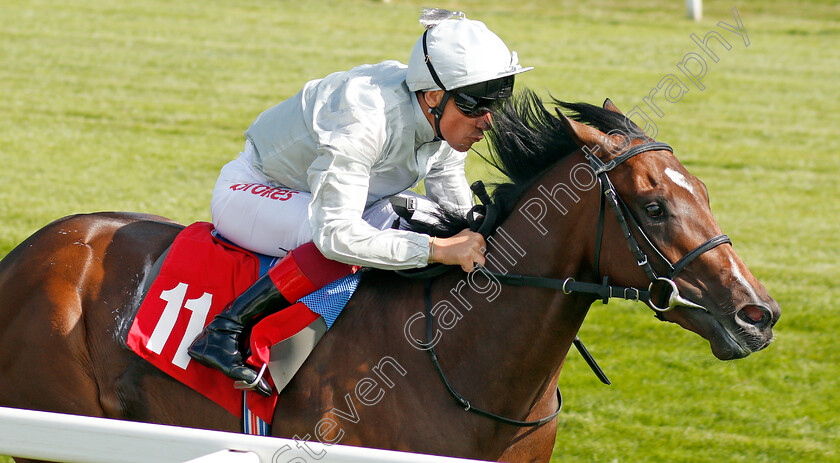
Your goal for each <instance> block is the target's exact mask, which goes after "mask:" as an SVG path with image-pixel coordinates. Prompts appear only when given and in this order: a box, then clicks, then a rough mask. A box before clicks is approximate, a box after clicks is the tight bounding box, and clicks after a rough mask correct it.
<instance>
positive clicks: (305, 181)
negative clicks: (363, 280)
mask: <svg viewBox="0 0 840 463" xmlns="http://www.w3.org/2000/svg"><path fill="white" fill-rule="evenodd" d="M421 23H423V24H424V25H425V26H426V28H427V30H426V32H424V33H423V35H422V36H421V37H420V38H419V39H418V40H417V43H416V44H415V45H414V48H413V50H412V52H411V56H410V59H409V62H408V66H405V65H403V64H401V63H398V62H396V61H385V62H382V63H379V64H373V65H362V66H358V67H356V68H353V69H351V70H349V71H345V72H337V73H334V74H331V75H329V76H327V77H325V78H323V79H319V80H313V81H310V82H308V83H306V84H305V85H304V87H303V90H301V91H300V92H299V93H298V94H297V95H295V96H293V97H291V98H289V99H288V100H286V101H283V102H282V103H280V104H278V105H276V106H274V107H272V108H270V109H268V110H266V111H265V112H263V113H262V114H260V115H259V117H257V119H256V120H255V121H254V122H253V123H252V124H251V126H250V127H249V128H248V130H247V131H246V132H245V137H246V143H245V148H244V151H243V152H242V153H240V155H239V157H238V158H237V159H236V160H234V161H232V162H230V163H228V164H227V165H225V166H224V167H223V168H222V170H221V173H220V175H219V178H218V181H217V183H216V186H215V189H214V191H213V198H212V202H211V212H212V217H213V224H214V226H215V227H216V229H217V230H218V231H219V233H221V235H222V236H224V237H225V238H226V239H229V240H231V241H233V242H234V243H236V244H238V245H240V246H242V247H244V248H246V249H250V250H253V251H256V252H259V253H263V254H268V255H273V256H278V257H279V256H285V257H283V259H282V260H281V261H280V262H279V263H278V264H276V265H275V266H274V267H273V268H272V269H271V270H269V272H268V274H266V275H265V276H263V277H262V278H260V279H259V280H258V281H257V282H256V283H254V285H253V286H252V287H251V288H249V289H248V290H246V291H245V292H244V293H242V294H241V295H239V296H238V297H237V298H236V299H235V300H234V301H233V302H232V303H231V304H230V305H229V306H228V307H226V308H225V310H224V311H223V312H222V313H220V314H219V315H217V316H216V317H215V318H214V319H213V321H212V322H211V323H210V324H209V325H208V326H207V328H205V331H204V332H203V333H202V334H201V335H200V336H199V337H198V338H197V339H196V340H195V341H194V342H193V344H192V345H191V346H190V350H189V355H190V356H191V357H192V358H193V359H195V360H197V361H198V362H199V363H201V364H203V365H206V366H210V367H214V368H217V369H219V370H220V371H222V372H223V373H224V374H225V375H227V376H228V377H230V378H233V379H236V380H243V381H246V382H247V383H253V382H255V380H256V379H257V374H256V372H255V371H254V370H252V369H251V368H249V367H247V366H245V365H244V362H243V358H242V353H241V352H240V342H239V336H240V334H242V332H243V331H244V330H245V329H246V326H247V325H249V324H250V323H251V322H253V321H254V318H255V317H257V316H260V315H262V314H263V313H264V312H266V311H267V310H271V311H272V312H273V311H276V310H279V309H281V308H285V307H288V306H289V305H291V304H294V303H295V301H297V300H298V299H300V298H301V297H303V296H306V295H308V294H309V293H311V292H313V291H314V290H316V289H318V288H320V287H322V286H323V285H324V284H326V283H329V282H331V281H334V280H337V279H339V278H341V277H343V276H345V275H347V274H349V273H351V269H352V267H351V266H366V267H374V268H380V269H393V270H398V269H408V268H418V267H423V266H426V265H428V264H430V263H433V262H440V263H444V264H451V265H460V266H461V267H462V268H463V269H464V271H471V270H472V269H473V268H474V265H475V264H478V265H483V264H484V256H483V251H484V247H485V243H484V239H483V237H482V236H481V235H479V234H477V233H474V232H471V231H469V230H464V231H462V232H461V233H458V234H457V235H455V236H452V237H449V238H432V237H430V236H428V235H425V234H420V233H415V232H412V231H408V230H399V229H392V228H390V226H391V225H392V223H393V222H394V220H395V218H396V214H395V213H394V211H393V209H392V206H391V204H390V202H389V198H390V197H392V196H394V195H397V194H401V195H409V196H411V197H413V198H414V202H415V204H416V206H415V207H416V209H417V211H418V214H423V213H424V211H427V212H428V211H431V210H434V208H435V207H436V206H435V205H438V206H440V207H443V208H448V209H450V210H455V211H458V212H463V213H466V212H467V211H468V210H469V209H470V207H471V206H472V194H471V192H470V189H469V186H468V184H467V180H466V178H465V174H464V162H465V159H466V156H467V151H468V150H469V149H470V147H471V146H472V145H473V144H474V143H476V142H478V141H480V140H481V139H482V138H483V132H484V131H486V130H488V129H489V128H490V126H491V122H492V119H491V118H492V116H491V110H492V109H493V107H494V105H495V104H497V103H498V102H500V100H502V99H504V98H508V97H510V95H511V93H512V90H513V83H514V75H515V74H519V73H521V72H525V71H528V70H530V69H533V68H523V67H522V66H520V65H519V64H518V60H517V55H516V52H513V53H511V52H510V51H509V50H508V48H507V46H506V45H505V44H504V42H502V40H501V39H500V38H499V37H498V36H497V35H496V34H494V33H493V32H491V31H490V30H489V29H488V28H487V27H486V26H485V25H484V23H482V22H479V21H473V20H470V19H467V18H466V17H465V16H464V15H463V13H452V12H449V11H446V10H438V9H434V10H425V11H424V14H423V16H421ZM421 179H424V184H425V187H426V194H427V196H420V195H417V194H415V193H412V192H410V191H406V190H408V189H410V188H413V187H414V186H416V185H417V184H418V183H419V181H420V180H421ZM305 244H306V246H303V245H305ZM316 248H317V249H316ZM289 250H291V251H289ZM256 389H257V391H258V392H261V393H263V394H266V395H267V394H269V393H270V390H271V389H270V387H269V386H268V384H267V383H266V382H265V380H261V381H259V384H257V385H256Z"/></svg>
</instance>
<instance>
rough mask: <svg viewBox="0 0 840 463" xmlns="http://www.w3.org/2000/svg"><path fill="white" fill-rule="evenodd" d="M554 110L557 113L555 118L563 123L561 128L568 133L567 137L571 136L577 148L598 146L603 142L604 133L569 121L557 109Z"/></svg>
mask: <svg viewBox="0 0 840 463" xmlns="http://www.w3.org/2000/svg"><path fill="white" fill-rule="evenodd" d="M554 110H555V111H556V112H557V117H558V118H559V119H560V122H562V123H563V127H564V128H565V129H566V131H567V132H569V135H571V136H572V138H573V139H574V140H575V143H577V145H578V146H581V147H583V146H589V147H594V146H598V145H600V144H601V142H602V141H603V140H604V133H603V132H601V131H600V130H598V129H596V128H595V127H590V126H588V125H586V124H582V123H580V122H578V121H575V120H572V119H569V118H568V117H566V115H565V114H563V113H562V112H561V111H560V109H558V108H555V109H554Z"/></svg>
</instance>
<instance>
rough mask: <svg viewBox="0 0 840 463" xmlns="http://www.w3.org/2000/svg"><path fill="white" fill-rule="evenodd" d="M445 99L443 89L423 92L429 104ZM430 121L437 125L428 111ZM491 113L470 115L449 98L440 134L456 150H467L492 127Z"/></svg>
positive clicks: (441, 121)
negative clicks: (465, 113)
mask: <svg viewBox="0 0 840 463" xmlns="http://www.w3.org/2000/svg"><path fill="white" fill-rule="evenodd" d="M442 99H443V91H441V90H436V91H432V92H425V93H423V98H421V100H425V103H426V105H427V106H437V105H439V104H440V101H441V100H442ZM426 115H427V118H429V123H430V124H432V127H434V126H435V122H434V117H432V115H431V114H429V113H428V112H426ZM492 121H493V119H492V116H491V114H490V113H489V112H488V113H484V114H482V115H481V116H478V117H468V116H466V115H464V113H462V112H461V110H459V109H458V107H457V106H455V100H454V99H453V98H449V100H448V101H447V102H446V107H445V108H444V109H443V116H442V117H441V119H440V134H441V135H442V136H443V139H444V140H446V142H447V143H449V146H451V147H452V148H453V149H455V150H456V151H461V152H464V151H467V150H469V149H470V147H471V146H472V145H473V144H474V143H476V142H478V141H481V140H482V139H483V138H484V132H485V131H486V130H489V129H490V126H491V124H492Z"/></svg>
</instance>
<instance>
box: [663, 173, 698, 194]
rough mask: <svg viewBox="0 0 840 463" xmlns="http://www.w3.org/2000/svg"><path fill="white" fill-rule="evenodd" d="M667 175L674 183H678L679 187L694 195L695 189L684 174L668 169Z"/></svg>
mask: <svg viewBox="0 0 840 463" xmlns="http://www.w3.org/2000/svg"><path fill="white" fill-rule="evenodd" d="M665 175H667V176H668V178H670V179H671V180H673V181H674V183H676V184H677V185H679V186H681V187H683V188H685V189H686V190H688V192H689V193H691V194H694V187H692V186H691V183H689V182H688V179H687V178H685V176H684V175H683V174H681V173H679V172H677V171H676V170H674V169H671V168H670V167H666V168H665Z"/></svg>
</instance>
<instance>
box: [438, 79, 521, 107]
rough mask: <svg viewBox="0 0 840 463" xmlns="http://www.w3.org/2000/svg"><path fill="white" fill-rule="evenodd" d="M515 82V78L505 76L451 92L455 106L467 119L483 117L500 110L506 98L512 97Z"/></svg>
mask: <svg viewBox="0 0 840 463" xmlns="http://www.w3.org/2000/svg"><path fill="white" fill-rule="evenodd" d="M513 81H514V76H505V77H501V78H499V79H494V80H490V81H487V82H479V83H477V84H472V85H467V86H466V87H460V88H456V89H454V90H452V91H451V93H452V97H453V99H454V100H455V106H456V107H458V110H460V111H461V112H462V113H463V114H464V115H465V116H467V117H480V116H483V115H484V114H487V113H489V112H492V111H493V110H495V109H496V108H498V106H499V105H500V104H501V102H502V100H503V99H504V98H509V97H510V96H511V94H512V93H513Z"/></svg>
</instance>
